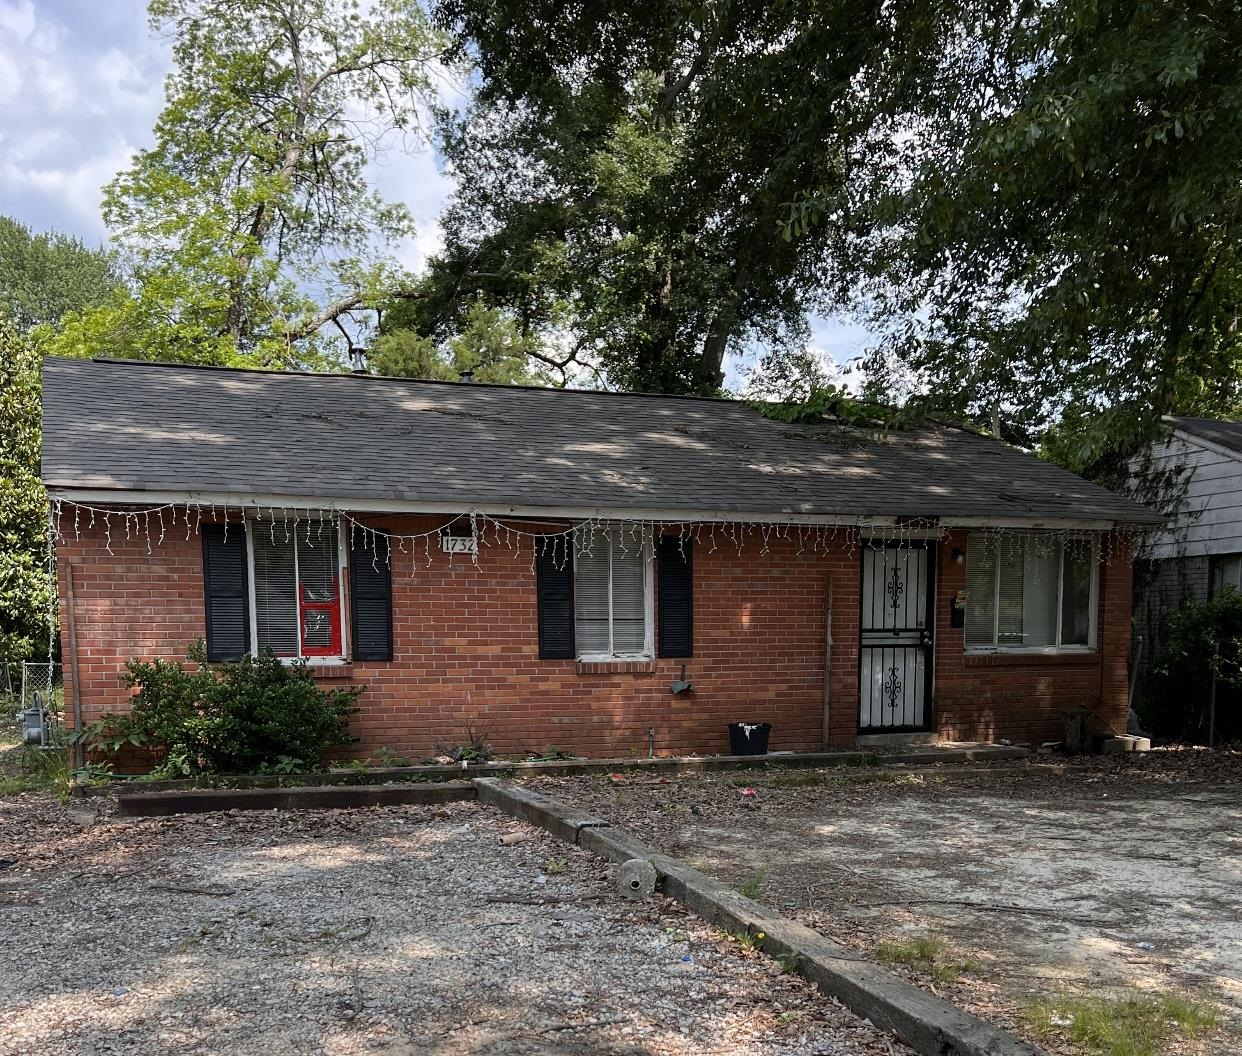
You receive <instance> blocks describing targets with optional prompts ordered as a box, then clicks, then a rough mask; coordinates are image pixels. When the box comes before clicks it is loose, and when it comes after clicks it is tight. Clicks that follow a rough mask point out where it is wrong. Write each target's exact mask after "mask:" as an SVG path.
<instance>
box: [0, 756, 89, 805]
mask: <svg viewBox="0 0 1242 1056" xmlns="http://www.w3.org/2000/svg"><path fill="white" fill-rule="evenodd" d="M19 750H20V752H21V759H20V763H19V772H18V773H16V774H12V775H10V776H8V777H0V796H16V795H19V794H20V793H22V792H52V793H55V794H56V795H58V796H60V798H61V799H68V798H69V789H70V787H71V785H72V784H73V773H72V771H71V770H70V768H69V752H68V751H67V750H66V749H64V748H35V747H25V748H21V749H19Z"/></svg>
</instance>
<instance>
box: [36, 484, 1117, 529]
mask: <svg viewBox="0 0 1242 1056" xmlns="http://www.w3.org/2000/svg"><path fill="white" fill-rule="evenodd" d="M48 497H49V498H50V499H51V500H52V501H56V500H57V499H59V500H62V501H65V502H73V503H79V504H85V505H109V506H146V507H154V506H181V505H195V506H217V507H234V508H237V509H239V510H248V511H258V512H263V511H266V510H278V511H280V510H305V511H315V512H319V511H323V512H346V513H357V514H361V513H386V514H432V515H449V516H460V515H463V514H470V513H478V514H483V515H486V516H490V517H515V518H522V519H524V520H536V521H549V520H553V521H566V520H568V521H586V520H624V521H663V522H670V523H676V522H682V521H685V522H690V521H698V522H716V523H721V524H728V523H734V524H748V523H749V524H791V525H798V524H804V525H809V526H814V525H825V526H830V525H847V526H848V525H857V526H859V527H863V528H878V527H884V526H888V525H894V526H895V525H897V524H898V523H899V522H900V521H902V520H909V518H898V517H891V516H886V517H880V516H875V517H867V516H848V515H845V514H822V513H820V514H817V513H787V512H783V511H780V510H772V511H770V512H759V513H756V512H753V511H738V510H720V509H680V510H678V509H643V508H634V509H628V508H627V509H611V508H607V507H602V506H593V507H592V506H523V505H505V504H495V503H481V504H479V505H476V506H470V507H465V508H463V506H462V504H461V503H456V502H431V501H422V500H410V499H366V498H349V497H340V498H335V499H332V498H328V497H326V496H317V495H270V494H254V493H251V494H247V493H244V492H213V491H194V490H186V491H135V490H121V489H109V488H64V487H60V488H55V487H54V488H50V489H49V490H48ZM940 525H941V526H942V527H944V528H1031V529H1039V528H1044V529H1055V530H1064V529H1072V530H1079V531H1097V532H1098V531H1111V530H1113V529H1116V528H1118V527H1123V528H1124V527H1125V525H1119V524H1118V523H1117V522H1115V521H1106V520H1081V519H1065V520H1055V519H1048V518H1030V517H953V518H947V517H942V518H940ZM901 527H902V531H903V533H908V534H910V535H911V536H913V535H915V534H916V533H920V532H922V531H925V530H926V531H928V534H929V535H934V534H935V533H936V530H935V529H930V530H927V529H923V528H922V527H919V526H915V525H909V524H906V525H902V526H901Z"/></svg>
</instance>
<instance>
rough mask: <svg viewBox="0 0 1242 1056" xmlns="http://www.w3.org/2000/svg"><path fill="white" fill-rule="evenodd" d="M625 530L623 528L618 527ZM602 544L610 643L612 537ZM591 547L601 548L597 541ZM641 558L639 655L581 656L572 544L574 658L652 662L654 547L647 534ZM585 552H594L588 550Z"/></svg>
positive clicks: (598, 660)
mask: <svg viewBox="0 0 1242 1056" xmlns="http://www.w3.org/2000/svg"><path fill="white" fill-rule="evenodd" d="M618 527H619V530H620V531H625V528H624V526H618ZM603 543H604V544H605V545H607V547H608V640H609V641H611V640H612V546H613V541H612V538H611V535H610V534H609V535H607V536H606V537H605V539H604V540H603ZM594 545H600V544H599V542H596V543H595V544H594ZM641 548H642V559H643V651H642V652H641V653H583V652H578V650H577V648H576V643H577V640H578V576H577V561H578V545H577V543H576V542H575V544H574V569H575V571H574V642H575V652H576V653H577V657H578V659H579V660H580V661H582V662H583V663H615V662H617V661H620V660H653V659H655V578H654V566H655V545H654V543H653V542H652V539H651V537H650V533H647V534H646V535H645V536H644V538H643V540H642V544H641ZM586 549H588V550H589V549H593V547H587V548H586Z"/></svg>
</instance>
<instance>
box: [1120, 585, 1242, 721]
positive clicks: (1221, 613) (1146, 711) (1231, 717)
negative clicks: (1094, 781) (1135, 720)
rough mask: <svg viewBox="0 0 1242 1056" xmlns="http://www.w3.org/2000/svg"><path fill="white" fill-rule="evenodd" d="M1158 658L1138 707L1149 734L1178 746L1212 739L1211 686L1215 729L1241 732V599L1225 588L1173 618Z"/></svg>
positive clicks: (1167, 623) (1178, 611) (1171, 615)
mask: <svg viewBox="0 0 1242 1056" xmlns="http://www.w3.org/2000/svg"><path fill="white" fill-rule="evenodd" d="M1161 641H1162V643H1163V646H1162V649H1161V651H1160V653H1159V654H1158V655H1157V656H1156V657H1155V658H1154V661H1153V664H1152V667H1151V676H1150V678H1148V679H1147V682H1146V685H1145V686H1144V690H1143V695H1142V697H1141V698H1140V700H1139V701H1138V702H1137V710H1138V712H1139V717H1140V719H1141V720H1142V722H1143V726H1144V728H1145V729H1148V730H1150V731H1151V733H1152V734H1154V735H1155V736H1157V737H1161V738H1164V739H1167V740H1174V741H1183V740H1189V741H1197V742H1199V743H1206V741H1207V739H1208V732H1209V731H1208V711H1209V706H1210V701H1211V697H1212V681H1213V679H1214V678H1215V679H1217V680H1218V683H1219V684H1218V686H1217V709H1218V713H1217V719H1216V722H1217V728H1218V729H1227V730H1233V731H1242V692H1240V691H1242V594H1239V593H1238V592H1237V591H1236V590H1234V589H1232V588H1231V587H1225V588H1223V589H1222V590H1220V591H1219V592H1217V593H1216V594H1215V595H1213V596H1212V598H1211V599H1209V600H1208V601H1207V602H1205V603H1203V604H1195V603H1193V602H1192V603H1189V604H1186V605H1183V606H1182V607H1181V608H1178V609H1175V610H1174V611H1173V612H1171V613H1169V615H1168V616H1167V617H1166V620H1165V627H1164V630H1163V633H1162V635H1161Z"/></svg>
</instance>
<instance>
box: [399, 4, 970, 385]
mask: <svg viewBox="0 0 1242 1056" xmlns="http://www.w3.org/2000/svg"><path fill="white" fill-rule="evenodd" d="M934 6H936V5H935V4H933V3H931V0H925V2H918V3H914V4H910V5H883V4H880V3H868V4H864V5H861V6H860V5H858V4H856V3H853V2H846V0H830V2H829V3H819V2H811V0H785V2H780V3H776V4H772V3H768V2H759V0H750V2H741V3H724V2H718V3H712V4H706V5H704V4H689V3H680V2H673V3H668V2H665V0H660V2H656V0H638V2H635V3H627V4H611V5H608V4H603V5H585V6H582V5H579V6H577V7H571V8H568V9H567V8H566V7H565V5H563V4H561V3H558V2H556V0H522V2H520V3H519V2H517V0H441V2H440V3H439V4H438V5H437V6H436V7H435V17H436V18H437V19H438V20H439V22H440V24H441V25H443V26H445V27H451V28H453V29H454V30H455V31H456V32H457V34H458V40H459V41H460V43H459V45H458V46H459V48H460V49H462V50H463V51H467V50H468V52H469V54H470V55H471V56H472V57H473V58H474V60H475V62H476V64H477V70H478V75H479V89H478V92H477V96H476V100H475V102H474V104H473V105H472V106H470V107H469V108H467V109H466V110H465V112H464V113H462V114H460V115H458V114H449V115H445V120H444V126H443V131H442V134H443V146H442V149H443V150H444V153H445V155H446V156H447V158H448V159H449V161H450V162H451V165H452V167H453V171H454V172H455V174H456V176H457V187H458V189H457V192H456V194H455V196H454V198H453V200H452V202H451V204H450V206H449V208H448V209H447V211H446V214H445V216H444V218H443V220H442V224H443V227H444V230H445V249H444V251H443V253H442V254H441V255H440V256H439V257H437V258H436V259H435V260H433V262H432V265H431V269H430V276H429V279H428V295H427V297H426V299H425V301H424V302H422V303H421V305H420V306H419V310H420V311H421V312H422V313H423V319H424V325H423V327H422V328H421V329H422V330H423V332H433V333H436V334H440V333H445V332H449V331H451V330H452V328H453V327H454V326H456V325H458V321H459V319H460V314H461V312H462V311H464V310H465V307H466V306H468V305H469V304H471V303H473V301H474V299H475V298H476V297H482V298H483V299H484V301H485V302H486V303H488V304H491V305H494V306H498V307H503V308H504V309H506V310H507V311H509V312H511V313H512V315H513V316H514V318H515V319H517V320H518V321H519V323H520V325H521V327H522V333H523V335H524V336H526V337H530V338H533V341H534V344H533V346H532V353H531V354H532V355H536V356H538V357H540V358H541V359H542V361H543V363H544V364H545V365H547V366H549V367H551V368H552V369H555V370H561V371H572V370H573V369H574V366H575V364H578V363H581V362H584V361H585V362H588V363H597V364H598V365H600V366H601V367H602V369H603V370H604V372H605V373H606V374H607V377H608V379H609V380H610V381H611V382H612V383H613V384H617V385H620V386H623V387H628V388H643V389H652V390H658V391H671V392H685V391H689V392H713V391H716V390H718V389H719V387H720V386H721V384H722V382H723V364H724V359H725V355H726V353H727V352H728V351H729V350H738V349H740V348H742V347H743V346H745V345H747V344H748V343H753V342H758V343H762V344H764V345H766V346H768V347H769V348H771V349H775V350H777V351H781V350H786V351H791V352H797V351H800V350H801V349H802V348H803V347H804V346H805V344H806V340H807V337H808V334H807V327H806V316H807V313H808V311H809V310H810V309H812V308H814V307H817V306H821V305H823V304H824V303H826V302H828V301H830V300H832V299H833V297H834V295H836V294H839V293H840V292H841V291H842V290H843V289H844V288H845V287H846V286H848V282H849V278H850V276H851V275H852V269H851V266H850V264H849V262H848V261H847V260H846V257H845V247H844V246H843V245H842V244H841V242H840V238H839V236H840V233H841V230H842V227H841V225H839V224H837V223H836V222H835V221H833V220H832V219H831V218H829V220H828V222H825V223H821V224H816V225H807V226H804V227H802V228H801V229H800V230H799V231H798V232H797V234H796V236H795V237H792V238H790V239H789V240H785V239H783V238H781V237H780V230H781V223H782V221H784V220H786V219H787V218H788V216H789V209H790V203H792V202H794V201H797V200H800V199H801V198H804V197H806V196H808V195H811V194H816V195H819V196H820V197H821V198H822V197H824V196H829V195H840V196H845V195H846V193H847V188H848V187H849V186H850V184H851V180H852V172H853V169H854V168H855V166H856V164H857V159H856V158H855V157H854V156H853V154H852V144H853V143H854V142H855V141H856V140H857V137H858V136H859V134H860V130H862V129H864V128H866V127H867V121H868V120H869V118H868V114H869V113H871V112H872V111H873V110H875V109H877V108H882V107H886V106H891V105H894V101H895V99H897V98H899V97H900V96H901V95H902V94H903V93H904V92H906V91H907V90H908V89H909V87H910V86H911V85H912V84H913V83H914V77H913V75H911V76H909V77H905V78H900V77H899V78H891V79H890V78H886V77H883V76H880V74H881V72H882V71H889V70H892V69H901V68H904V66H905V64H906V63H907V61H908V60H909V59H910V57H911V56H912V55H917V54H919V53H920V48H922V47H923V46H925V45H926V46H931V45H934V44H935V42H936V41H937V40H939V39H940V36H941V35H942V34H944V33H946V32H948V31H949V30H950V29H951V21H946V22H945V23H942V22H940V21H938V20H937V19H935V18H931V17H928V16H927V14H926V9H927V8H928V7H934ZM894 41H896V42H897V44H896V45H895V44H894ZM860 83H867V84H870V85H873V86H874V87H873V89H872V90H871V91H870V93H869V94H866V95H864V94H860V91H859V87H858V86H859V84H860Z"/></svg>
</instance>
